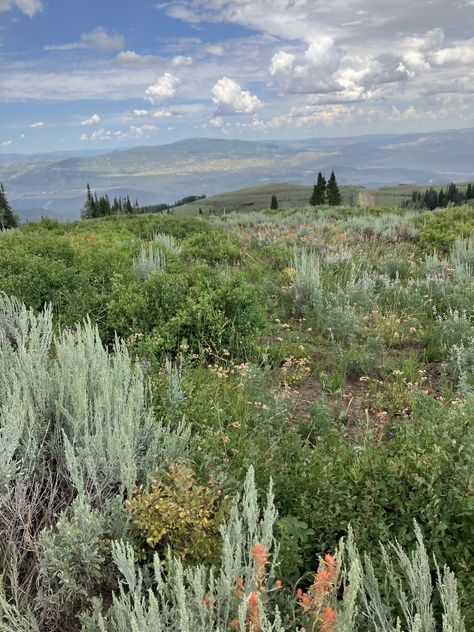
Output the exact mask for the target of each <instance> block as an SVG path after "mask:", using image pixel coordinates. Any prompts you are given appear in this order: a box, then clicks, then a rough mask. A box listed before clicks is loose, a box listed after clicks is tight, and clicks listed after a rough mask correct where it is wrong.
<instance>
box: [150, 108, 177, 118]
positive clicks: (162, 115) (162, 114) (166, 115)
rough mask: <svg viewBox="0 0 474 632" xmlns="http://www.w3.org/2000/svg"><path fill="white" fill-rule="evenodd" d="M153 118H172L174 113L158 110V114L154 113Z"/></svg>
mask: <svg viewBox="0 0 474 632" xmlns="http://www.w3.org/2000/svg"><path fill="white" fill-rule="evenodd" d="M152 116H153V118H157V119H162V118H170V117H171V116H173V113H172V112H170V111H169V110H157V111H156V112H153V115H152Z"/></svg>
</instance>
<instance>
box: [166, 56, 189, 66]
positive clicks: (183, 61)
mask: <svg viewBox="0 0 474 632" xmlns="http://www.w3.org/2000/svg"><path fill="white" fill-rule="evenodd" d="M171 63H172V65H173V66H177V67H179V66H191V65H192V63H193V58H192V57H185V56H183V55H177V56H176V57H173V59H172V60H171Z"/></svg>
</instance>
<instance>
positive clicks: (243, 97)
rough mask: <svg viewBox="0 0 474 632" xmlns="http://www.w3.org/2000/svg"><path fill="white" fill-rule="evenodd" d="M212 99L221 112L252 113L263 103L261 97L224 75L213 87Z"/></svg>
mask: <svg viewBox="0 0 474 632" xmlns="http://www.w3.org/2000/svg"><path fill="white" fill-rule="evenodd" d="M212 100H213V101H214V103H215V104H216V106H217V111H218V113H219V114H252V113H253V112H255V111H256V110H258V109H260V108H261V107H262V106H263V104H262V102H261V101H260V99H259V98H258V97H257V96H255V95H252V94H250V92H248V91H247V90H242V89H241V87H240V86H239V84H238V83H236V82H235V81H234V80H233V79H229V77H223V78H222V79H219V81H218V82H217V83H216V84H215V85H214V87H213V88H212Z"/></svg>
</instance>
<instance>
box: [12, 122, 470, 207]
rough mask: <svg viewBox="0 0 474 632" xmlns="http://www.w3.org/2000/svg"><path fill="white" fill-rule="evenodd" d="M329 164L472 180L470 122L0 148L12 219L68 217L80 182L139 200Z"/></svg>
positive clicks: (351, 173) (209, 190)
mask: <svg viewBox="0 0 474 632" xmlns="http://www.w3.org/2000/svg"><path fill="white" fill-rule="evenodd" d="M333 168H334V169H335V171H336V173H337V177H338V182H339V183H340V184H351V185H354V186H362V187H367V188H379V187H384V186H394V185H395V186H396V185H399V184H400V183H405V184H408V185H410V186H411V185H413V184H420V185H431V184H432V183H439V184H445V183H447V182H449V181H451V180H452V181H463V180H467V179H472V178H474V129H468V130H455V131H450V132H437V133H432V134H404V135H378V136H364V137H351V138H325V139H308V140H306V141H294V142H292V141H284V140H282V141H274V142H251V141H241V140H227V139H213V138H195V139H189V140H183V141H179V142H176V143H172V144H169V145H158V146H147V147H134V148H131V149H125V150H120V151H119V150H116V151H112V152H107V153H99V154H98V153H96V152H92V153H88V154H87V155H77V154H60V155H57V154H52V155H37V156H32V157H25V156H21V157H19V156H17V155H10V156H7V158H6V155H5V154H4V155H3V158H2V159H1V160H0V181H2V182H3V183H4V185H5V188H6V190H7V194H8V198H9V200H10V202H11V203H12V206H13V207H14V209H15V211H16V212H17V213H19V215H20V217H21V218H22V219H34V218H38V217H40V216H41V215H48V216H52V217H59V218H62V219H72V218H76V217H78V215H79V212H80V209H81V207H82V204H83V201H84V196H85V188H86V184H87V183H90V185H91V187H92V189H93V190H95V191H97V193H99V194H104V193H107V194H108V195H109V196H111V197H113V196H115V195H129V196H130V197H131V198H132V199H138V201H139V203H140V204H142V205H146V204H155V203H163V202H166V203H173V202H174V200H176V199H179V198H182V197H184V196H186V195H198V194H205V195H206V196H208V197H209V196H214V195H217V194H222V193H224V192H225V191H232V190H236V189H248V188H253V187H256V186H260V185H266V184H269V183H272V182H286V183H288V185H306V186H308V185H311V184H312V182H313V179H314V176H315V173H317V171H320V170H321V171H323V172H325V173H326V174H329V172H330V170H331V169H333ZM288 185H285V186H288ZM279 186H283V185H279ZM270 188H275V185H271V187H270ZM263 191H264V190H263ZM296 191H297V190H296V189H295V193H294V195H295V199H298V195H297V193H296ZM267 194H268V192H267V193H264V192H262V195H267ZM292 195H293V194H292ZM301 195H302V196H303V193H301ZM304 197H307V196H306V194H304ZM249 203H251V200H250V202H249Z"/></svg>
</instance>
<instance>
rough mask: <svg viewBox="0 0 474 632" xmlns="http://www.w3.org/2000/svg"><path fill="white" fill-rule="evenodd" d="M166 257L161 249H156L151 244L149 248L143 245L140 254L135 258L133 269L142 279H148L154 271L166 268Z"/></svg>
mask: <svg viewBox="0 0 474 632" xmlns="http://www.w3.org/2000/svg"><path fill="white" fill-rule="evenodd" d="M165 266H166V259H165V256H164V254H163V253H162V252H161V251H160V250H155V249H154V248H153V246H152V245H151V244H150V245H149V246H148V248H145V246H142V247H141V249H140V254H139V255H138V257H136V258H135V259H134V260H133V263H132V270H133V271H134V272H135V274H136V275H137V276H138V278H140V279H146V278H147V277H148V276H149V275H150V274H152V272H156V271H157V270H164V268H165Z"/></svg>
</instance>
